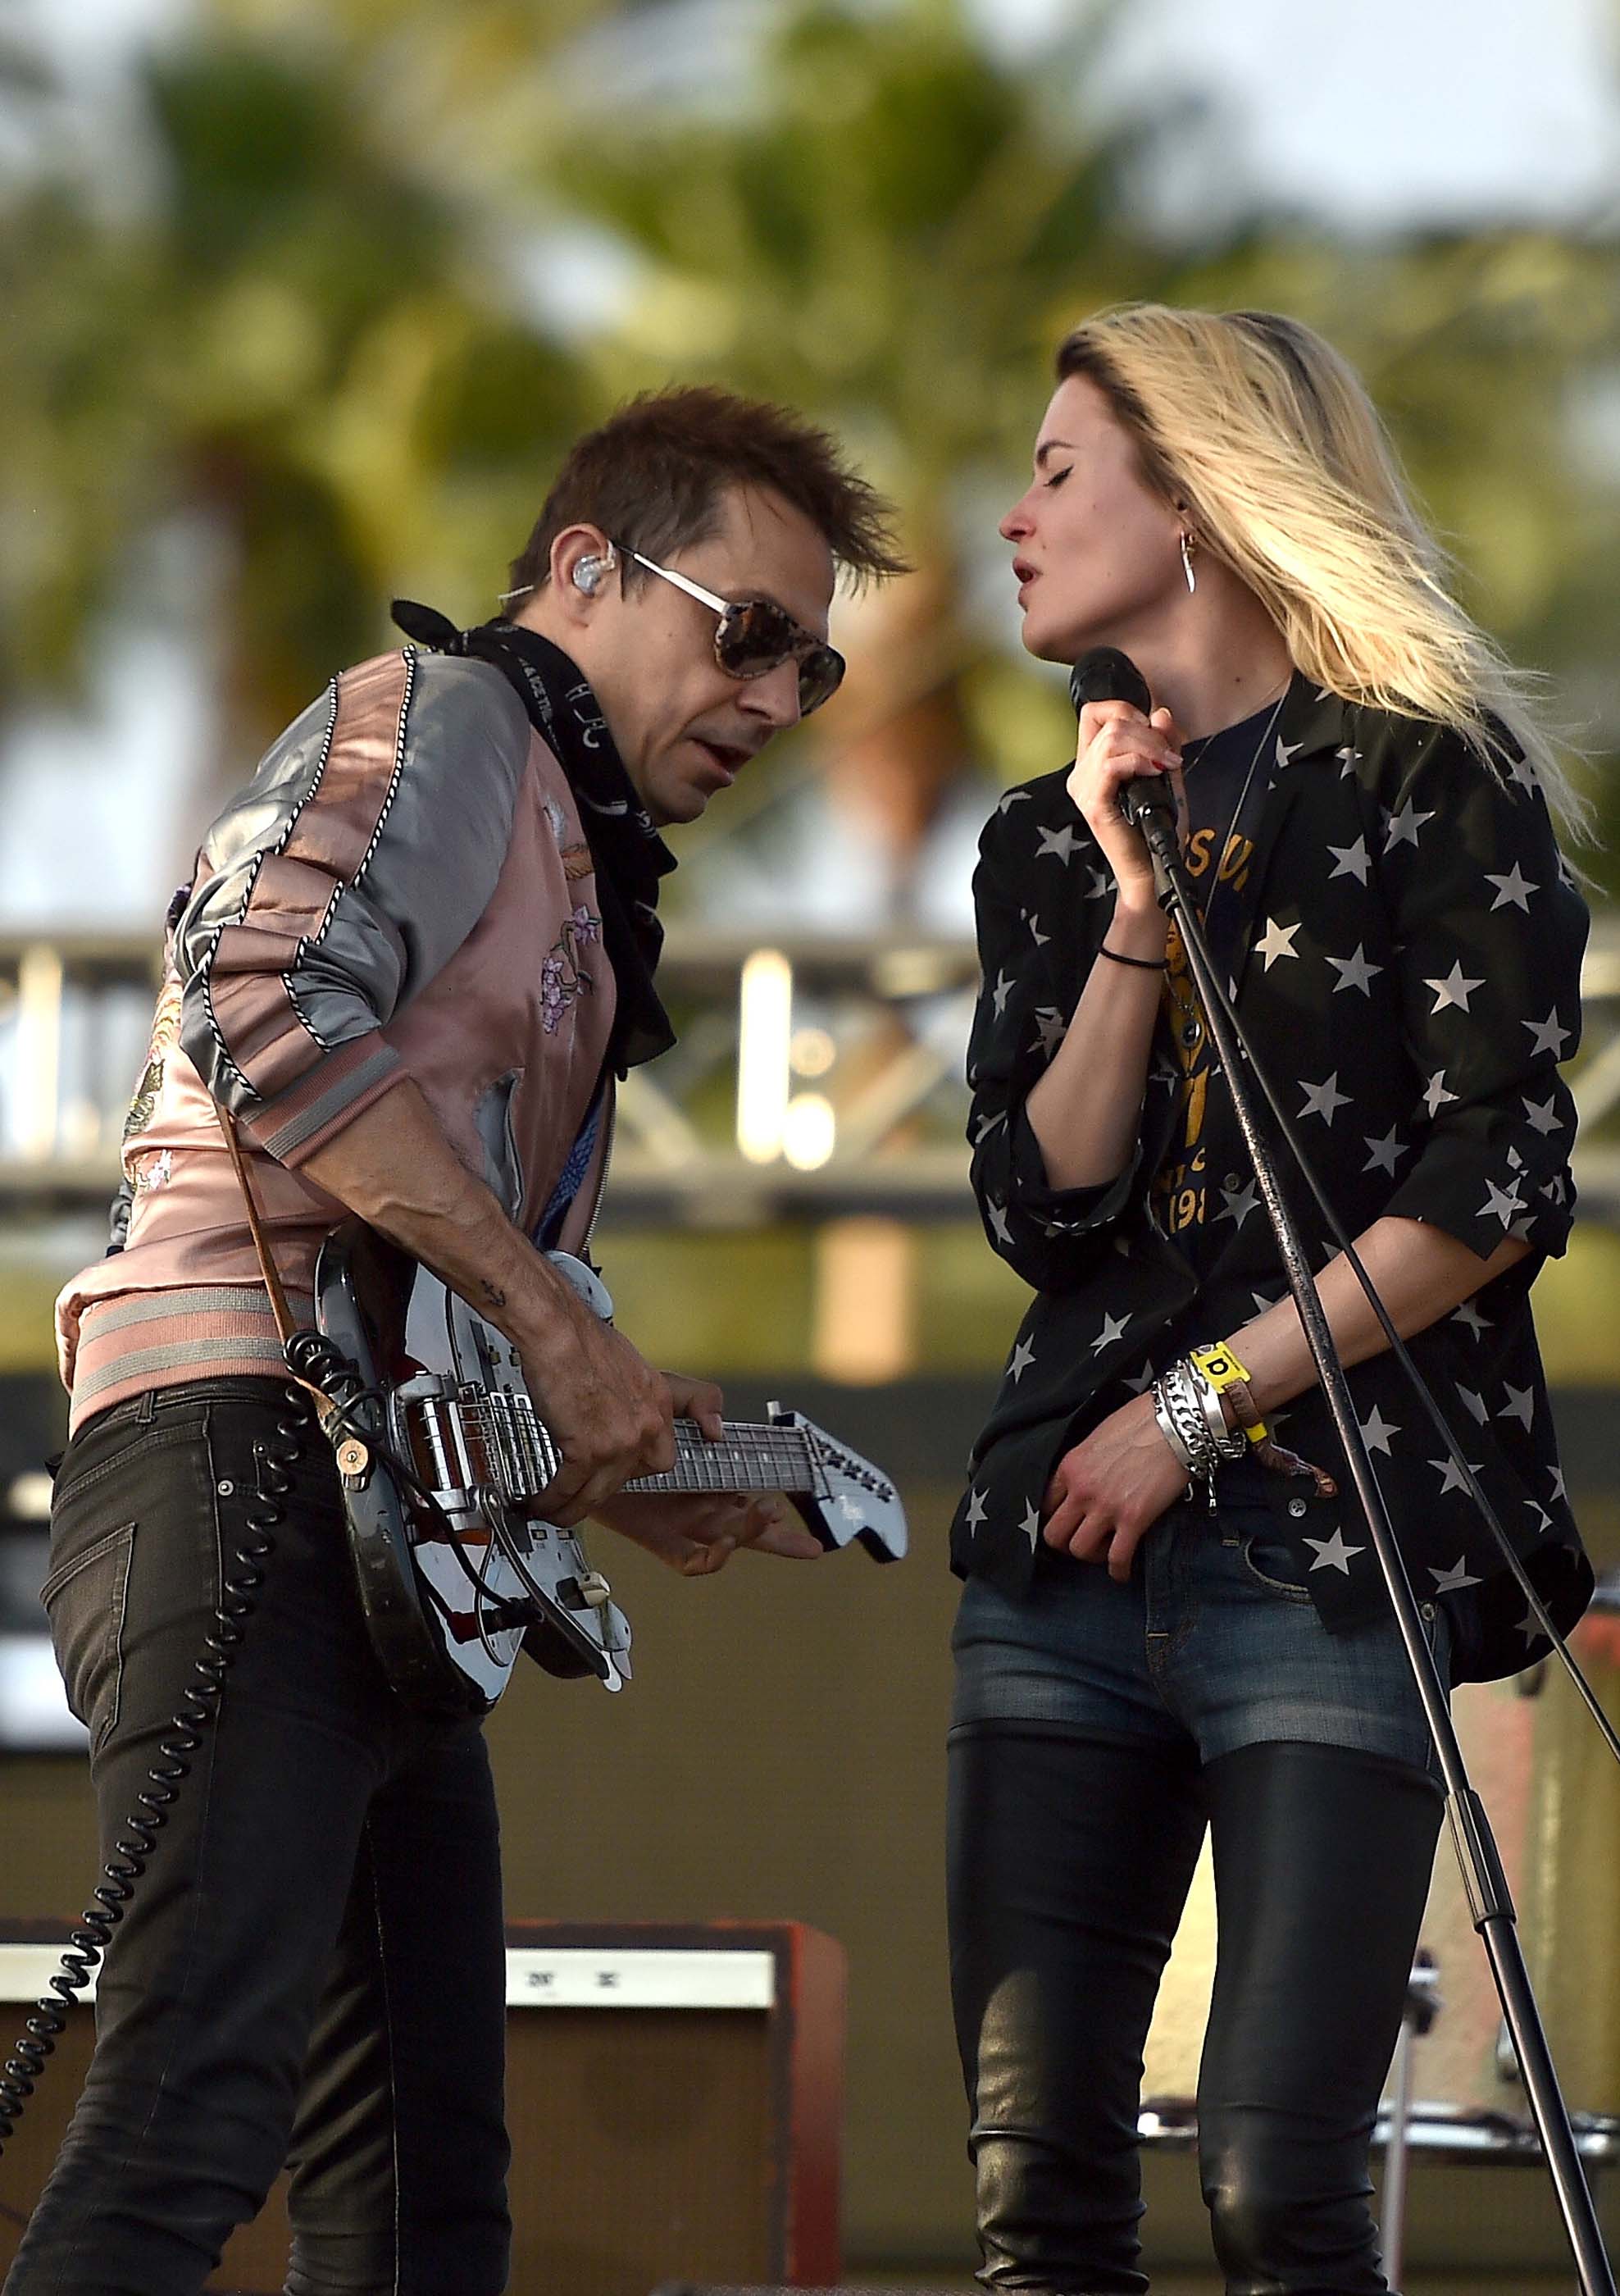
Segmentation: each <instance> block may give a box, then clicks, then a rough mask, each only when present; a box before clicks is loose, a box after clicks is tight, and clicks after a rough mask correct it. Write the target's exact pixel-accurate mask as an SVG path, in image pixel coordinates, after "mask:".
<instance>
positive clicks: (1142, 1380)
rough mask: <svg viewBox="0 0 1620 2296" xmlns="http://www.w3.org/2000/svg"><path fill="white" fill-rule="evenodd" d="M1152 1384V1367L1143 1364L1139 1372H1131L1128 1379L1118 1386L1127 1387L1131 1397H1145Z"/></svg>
mask: <svg viewBox="0 0 1620 2296" xmlns="http://www.w3.org/2000/svg"><path fill="white" fill-rule="evenodd" d="M1152 1384H1153V1366H1152V1365H1151V1364H1143V1365H1142V1367H1141V1370H1140V1371H1137V1372H1133V1373H1132V1374H1130V1376H1129V1377H1128V1378H1126V1379H1123V1380H1121V1382H1120V1385H1121V1386H1122V1387H1128V1388H1129V1389H1130V1390H1131V1392H1132V1394H1133V1395H1146V1393H1147V1391H1148V1390H1149V1389H1150V1387H1151V1386H1152Z"/></svg>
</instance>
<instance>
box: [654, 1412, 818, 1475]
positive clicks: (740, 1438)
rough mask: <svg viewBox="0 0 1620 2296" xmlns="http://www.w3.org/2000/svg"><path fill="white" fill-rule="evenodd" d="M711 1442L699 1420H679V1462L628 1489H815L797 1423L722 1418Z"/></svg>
mask: <svg viewBox="0 0 1620 2296" xmlns="http://www.w3.org/2000/svg"><path fill="white" fill-rule="evenodd" d="M721 1427H722V1429H723V1433H722V1434H721V1437H720V1439H719V1441H718V1442H717V1443H711V1442H709V1441H708V1439H707V1437H706V1436H705V1435H704V1433H703V1431H702V1430H701V1429H700V1427H699V1425H698V1423H697V1421H696V1420H695V1419H677V1420H676V1421H675V1465H674V1466H673V1467H672V1468H671V1469H670V1471H669V1472H668V1473H667V1474H665V1475H638V1476H636V1478H635V1479H634V1481H633V1482H628V1483H626V1485H625V1488H626V1490H627V1491H814V1490H816V1489H818V1488H820V1485H819V1482H818V1479H817V1476H816V1472H815V1465H814V1460H813V1458H812V1456H811V1452H810V1446H809V1444H808V1443H807V1442H806V1440H805V1438H804V1436H803V1435H802V1434H801V1433H800V1432H799V1431H798V1429H797V1428H796V1427H770V1426H766V1425H765V1424H764V1423H760V1422H757V1421H754V1420H747V1419H724V1420H722V1421H721Z"/></svg>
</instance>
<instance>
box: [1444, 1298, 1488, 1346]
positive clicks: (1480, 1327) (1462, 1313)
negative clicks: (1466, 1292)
mask: <svg viewBox="0 0 1620 2296" xmlns="http://www.w3.org/2000/svg"><path fill="white" fill-rule="evenodd" d="M1452 1323H1453V1324H1467V1325H1468V1327H1469V1331H1470V1332H1472V1333H1473V1334H1474V1337H1475V1338H1476V1339H1477V1338H1478V1337H1479V1334H1480V1333H1481V1332H1488V1331H1489V1330H1490V1329H1491V1328H1492V1326H1491V1319H1490V1317H1489V1316H1482V1315H1481V1314H1480V1312H1479V1310H1478V1308H1477V1307H1476V1306H1475V1305H1474V1302H1473V1301H1472V1300H1464V1301H1463V1303H1462V1305H1461V1307H1460V1308H1452Z"/></svg>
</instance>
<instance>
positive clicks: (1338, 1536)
mask: <svg viewBox="0 0 1620 2296" xmlns="http://www.w3.org/2000/svg"><path fill="white" fill-rule="evenodd" d="M1305 1545H1306V1546H1313V1547H1314V1548H1315V1549H1316V1560H1315V1562H1313V1563H1312V1565H1311V1568H1312V1570H1342V1571H1343V1572H1344V1574H1345V1576H1346V1579H1347V1578H1348V1577H1349V1576H1350V1557H1351V1556H1352V1555H1353V1554H1365V1553H1366V1552H1367V1550H1366V1548H1365V1547H1364V1546H1346V1545H1345V1534H1344V1532H1343V1531H1342V1530H1336V1531H1335V1532H1334V1534H1333V1536H1332V1538H1307V1539H1306V1541H1305Z"/></svg>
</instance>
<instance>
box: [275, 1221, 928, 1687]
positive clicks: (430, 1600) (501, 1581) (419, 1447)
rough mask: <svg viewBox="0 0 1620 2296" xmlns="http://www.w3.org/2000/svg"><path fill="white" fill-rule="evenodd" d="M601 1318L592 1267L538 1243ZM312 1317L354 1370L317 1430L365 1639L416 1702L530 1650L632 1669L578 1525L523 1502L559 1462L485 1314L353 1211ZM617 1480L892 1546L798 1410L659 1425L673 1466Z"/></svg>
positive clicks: (849, 1460)
mask: <svg viewBox="0 0 1620 2296" xmlns="http://www.w3.org/2000/svg"><path fill="white" fill-rule="evenodd" d="M549 1256H550V1258H551V1259H552V1263H553V1265H554V1266H556V1267H557V1268H558V1270H559V1272H560V1274H562V1275H566V1276H567V1277H568V1278H569V1281H571V1282H572V1283H574V1284H575V1286H576V1288H577V1290H578V1291H579V1292H580V1293H581V1295H582V1297H584V1298H585V1300H586V1301H587V1303H588V1304H589V1305H591V1306H592V1307H593V1308H594V1309H595V1310H596V1312H597V1313H598V1314H599V1315H601V1316H604V1317H607V1316H610V1315H611V1313H612V1302H611V1300H610V1299H609V1297H608V1293H607V1290H606V1287H605V1286H604V1285H603V1284H602V1283H601V1279H600V1277H598V1276H597V1275H593V1272H592V1271H591V1270H590V1269H589V1268H588V1267H585V1266H584V1264H583V1263H582V1262H580V1261H578V1260H575V1259H569V1258H568V1256H567V1255H566V1254H563V1253H557V1252H553V1253H552V1254H551V1255H549ZM315 1320H316V1324H317V1325H318V1327H319V1329H320V1331H321V1333H323V1335H324V1337H325V1338H326V1339H327V1340H328V1341H331V1342H332V1343H333V1344H334V1345H335V1346H336V1348H337V1349H339V1350H340V1353H341V1354H342V1355H343V1356H344V1357H346V1358H347V1359H348V1364H349V1365H351V1366H352V1367H353V1371H354V1374H356V1376H355V1378H354V1380H353V1382H351V1383H350V1390H349V1399H348V1401H347V1402H346V1403H345V1405H344V1413H343V1422H342V1423H341V1424H340V1426H338V1427H337V1428H335V1429H334V1430H333V1431H332V1433H333V1441H334V1445H335V1448H336V1455H337V1461H338V1467H339V1472H340V1475H341V1477H342V1480H343V1492H344V1499H345V1504H346V1506H347V1509H348V1523H349V1544H350V1547H351V1551H352V1553H353V1555H354V1560H355V1567H356V1574H357V1576H358V1579H359V1585H360V1595H361V1601H362V1603H363V1604H364V1610H365V1616H366V1621H367V1624H368V1626H369V1628H370V1629H371V1635H372V1644H373V1645H374V1647H375V1649H376V1651H377V1654H378V1656H379V1658H380V1660H381V1661H382V1664H383V1667H384V1669H385V1670H386V1671H387V1673H388V1675H389V1679H390V1681H391V1682H392V1683H393V1684H394V1685H395V1687H396V1688H397V1690H398V1691H400V1692H401V1693H402V1694H403V1695H405V1697H407V1698H409V1699H411V1700H412V1701H413V1702H415V1703H420V1704H423V1705H430V1706H445V1707H450V1708H462V1709H464V1710H470V1711H472V1712H481V1711H483V1710H486V1709H487V1708H489V1707H491V1706H493V1705H494V1704H495V1701H496V1699H497V1698H499V1696H500V1694H501V1693H502V1691H503V1689H504V1688H505V1687H506V1684H507V1682H508V1680H509V1679H510V1677H511V1671H512V1669H513V1668H514V1667H515V1666H516V1664H517V1662H518V1659H519V1656H520V1653H521V1652H525V1651H527V1652H528V1655H529V1656H530V1657H532V1658H534V1659H536V1661H538V1662H539V1663H540V1664H541V1665H542V1666H544V1667H545V1668H546V1669H548V1671H550V1672H552V1673H554V1674H569V1675H594V1676H595V1677H596V1678H597V1679H598V1680H599V1681H600V1682H601V1684H602V1685H603V1686H604V1688H606V1689H608V1690H618V1689H619V1688H621V1687H622V1685H624V1684H625V1683H626V1682H627V1681H628V1680H629V1678H630V1628H629V1626H628V1624H627V1623H626V1620H625V1617H624V1614H623V1612H622V1611H620V1610H619V1609H618V1605H617V1604H616V1603H614V1601H613V1599H612V1595H611V1592H610V1588H609V1587H608V1583H607V1581H606V1579H603V1578H602V1577H601V1574H600V1572H598V1571H595V1570H593V1569H592V1568H591V1567H590V1564H589V1563H588V1562H587V1561H586V1559H585V1550H584V1548H583V1546H581V1543H580V1539H579V1536H578V1533H577V1531H574V1530H567V1529H559V1528H558V1527H557V1526H556V1525H554V1524H552V1523H547V1522H544V1521H539V1520H538V1519H537V1518H536V1516H535V1515H534V1513H532V1512H531V1510H532V1508H533V1506H534V1505H535V1502H536V1499H537V1497H538V1496H539V1494H540V1493H541V1492H542V1491H544V1489H545V1488H546V1487H547V1485H548V1484H549V1483H550V1482H551V1481H552V1478H553V1477H554V1476H555V1474H556V1473H557V1471H558V1468H559V1467H560V1464H561V1456H560V1452H559V1451H558V1449H557V1447H556V1445H555V1444H554V1443H553V1442H552V1438H551V1435H550V1434H549V1432H548V1431H547V1429H546V1426H545V1423H544V1420H543V1419H542V1418H541V1416H540V1414H539V1412H538V1411H537V1410H536V1407H535V1403H534V1399H533V1398H532V1397H531V1396H530V1394H529V1392H528V1388H527V1386H526V1385H525V1383H524V1379H523V1372H522V1366H521V1365H520V1362H519V1359H518V1353H517V1349H515V1348H514V1347H513V1346H512V1345H511V1341H509V1340H507V1339H506V1338H505V1337H504V1336H503V1334H502V1333H500V1332H498V1331H496V1330H495V1326H494V1324H490V1323H487V1322H486V1320H485V1319H484V1317H483V1316H479V1314H477V1313H476V1311H475V1310H474V1309H473V1308H470V1307H469V1306H468V1305H467V1303H466V1301H465V1300H462V1299H461V1298H459V1297H458V1295H457V1294H456V1293H455V1292H452V1291H450V1290H449V1289H448V1288H447V1287H446V1285H445V1284H444V1283H440V1281H439V1280H438V1277H437V1276H436V1275H430V1273H429V1271H428V1270H427V1269H426V1268H424V1267H421V1266H419V1265H418V1264H417V1263H416V1262H415V1261H414V1260H413V1259H410V1258H409V1257H408V1256H407V1255H406V1254H405V1253H404V1252H402V1251H398V1250H397V1249H396V1248H395V1247H394V1246H392V1245H389V1244H388V1243H385V1242H383V1240H382V1239H381V1238H380V1236H378V1235H377V1234H375V1233H374V1232H373V1231H372V1230H371V1229H369V1228H366V1227H364V1226H362V1225H361V1224H360V1223H359V1222H358V1221H352V1220H351V1221H348V1222H346V1223H345V1224H344V1225H343V1226H341V1227H340V1228H339V1229H338V1230H337V1231H336V1232H335V1233H334V1234H332V1235H331V1237H329V1238H328V1240H327V1242H326V1243H325V1245H324V1246H323V1250H322V1252H321V1258H320V1262H319V1265H318V1267H317V1268H316V1271H315ZM624 1488H626V1490H629V1491H716V1492H718V1491H733V1492H742V1491H783V1492H785V1493H786V1494H787V1495H788V1496H789V1497H790V1498H791V1499H792V1500H793V1502H794V1504H795V1505H796V1506H797V1507H798V1512H799V1513H800V1514H802V1515H803V1517H804V1519H805V1521H806V1523H808V1525H809V1526H810V1529H812V1530H813V1531H814V1533H815V1535H816V1537H817V1538H819V1539H820V1540H821V1542H822V1546H826V1547H829V1548H830V1547H835V1546H848V1545H849V1544H850V1543H851V1541H852V1540H858V1541H859V1543H860V1544H861V1545H862V1546H864V1547H865V1548H866V1550H867V1552H868V1553H869V1554H871V1555H872V1556H874V1557H875V1558H876V1560H877V1561H879V1562H896V1561H897V1560H898V1559H899V1558H900V1557H901V1556H902V1555H903V1554H904V1553H905V1546H906V1529H905V1513H904V1509H903V1507H902V1506H901V1504H900V1498H899V1495H898V1493H897V1492H896V1489H895V1487H894V1485H893V1484H892V1483H891V1482H890V1481H889V1480H888V1477H887V1476H885V1475H882V1474H880V1472H878V1470H877V1469H876V1468H875V1467H873V1466H871V1465H869V1464H868V1463H867V1462H866V1461H865V1460H864V1459H862V1458H859V1457H857V1456H856V1455H855V1453H854V1452H853V1451H849V1450H847V1449H846V1448H845V1447H843V1445H842V1444H839V1443H835V1442H834V1441H833V1440H832V1439H831V1437H830V1436H828V1435H825V1434H823V1433H822V1430H821V1429H820V1428H819V1427H814V1426H812V1425H811V1423H810V1422H809V1421H808V1420H806V1419H803V1418H801V1417H800V1416H799V1415H798V1413H797V1412H794V1411H784V1410H782V1409H781V1407H780V1406H778V1405H775V1404H773V1405H772V1406H771V1416H770V1418H769V1420H768V1421H765V1422H755V1421H743V1420H727V1421H725V1423H724V1432H723V1434H722V1436H721V1438H720V1439H719V1440H718V1441H716V1442H710V1441H709V1440H708V1439H707V1438H706V1437H705V1436H704V1435H703V1434H702V1432H701V1431H700V1429H699V1427H698V1426H697V1423H695V1421H692V1420H690V1419H688V1420H677V1421H676V1422H675V1465H674V1467H673V1468H672V1469H671V1470H670V1471H669V1472H668V1473H667V1474H659V1475H646V1476H640V1477H638V1478H637V1479H636V1480H634V1482H629V1483H626V1485H625V1486H624Z"/></svg>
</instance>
